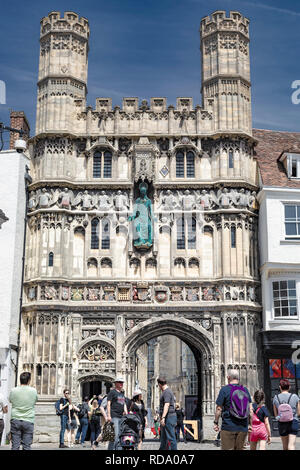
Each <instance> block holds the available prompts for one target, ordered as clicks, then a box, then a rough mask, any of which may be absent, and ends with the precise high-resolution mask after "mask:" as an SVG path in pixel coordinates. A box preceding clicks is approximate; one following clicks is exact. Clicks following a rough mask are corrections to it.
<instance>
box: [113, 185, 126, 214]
mask: <svg viewBox="0 0 300 470" xmlns="http://www.w3.org/2000/svg"><path fill="white" fill-rule="evenodd" d="M114 203H115V208H116V211H127V210H128V209H129V201H128V196H127V194H126V193H124V194H123V193H122V191H121V190H120V189H119V190H118V191H117V194H116V195H115V197H114Z"/></svg>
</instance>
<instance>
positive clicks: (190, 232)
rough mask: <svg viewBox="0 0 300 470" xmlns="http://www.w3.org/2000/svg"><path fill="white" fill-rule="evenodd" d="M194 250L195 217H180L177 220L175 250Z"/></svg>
mask: <svg viewBox="0 0 300 470" xmlns="http://www.w3.org/2000/svg"><path fill="white" fill-rule="evenodd" d="M185 248H187V249H189V250H195V249H196V219H195V217H180V218H179V219H178V220H177V250H184V249H185Z"/></svg>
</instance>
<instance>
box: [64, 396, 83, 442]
mask: <svg viewBox="0 0 300 470" xmlns="http://www.w3.org/2000/svg"><path fill="white" fill-rule="evenodd" d="M79 411H80V409H79V408H78V407H77V406H76V405H74V404H73V403H72V400H71V397H70V396H69V407H68V421H67V436H68V447H73V446H74V443H75V431H76V429H77V428H78V427H79V424H80V423H79V419H78V415H77V413H78V412H79Z"/></svg>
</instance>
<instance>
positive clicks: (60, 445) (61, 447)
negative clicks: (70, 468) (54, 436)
mask: <svg viewBox="0 0 300 470" xmlns="http://www.w3.org/2000/svg"><path fill="white" fill-rule="evenodd" d="M59 448H60V449H67V448H68V446H65V444H59Z"/></svg>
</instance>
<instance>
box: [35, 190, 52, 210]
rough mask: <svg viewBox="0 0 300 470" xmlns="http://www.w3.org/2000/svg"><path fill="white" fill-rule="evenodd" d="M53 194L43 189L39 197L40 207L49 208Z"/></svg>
mask: <svg viewBox="0 0 300 470" xmlns="http://www.w3.org/2000/svg"><path fill="white" fill-rule="evenodd" d="M51 199H52V197H51V194H50V193H49V192H48V191H47V188H43V189H42V192H40V194H39V197H38V205H39V206H40V207H42V208H43V207H49V206H50V204H51Z"/></svg>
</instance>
